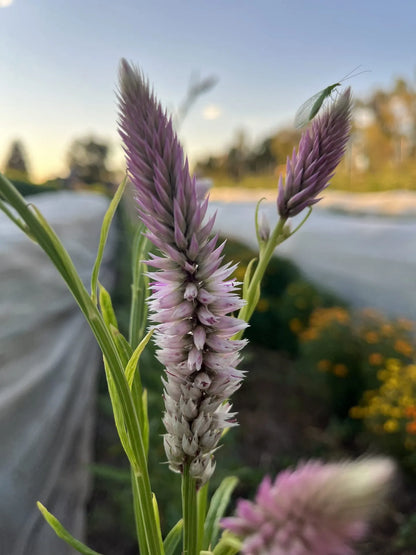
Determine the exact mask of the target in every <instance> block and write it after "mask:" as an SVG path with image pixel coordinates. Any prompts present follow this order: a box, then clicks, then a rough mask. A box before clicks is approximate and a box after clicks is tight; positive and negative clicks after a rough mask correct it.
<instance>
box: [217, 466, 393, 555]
mask: <svg viewBox="0 0 416 555" xmlns="http://www.w3.org/2000/svg"><path fill="white" fill-rule="evenodd" d="M394 471H395V468H394V465H393V463H392V462H391V461H390V460H389V459H385V458H378V459H377V458H376V459H367V460H365V459H363V460H361V461H358V462H345V463H332V464H323V463H321V462H318V461H315V462H308V463H306V464H302V465H299V466H298V467H297V469H296V470H293V471H291V470H285V471H283V472H281V473H280V474H278V476H277V477H276V479H275V481H274V483H272V482H271V480H270V479H269V478H268V477H266V478H264V480H263V481H262V483H261V484H260V486H259V489H258V491H257V495H256V500H255V502H254V503H252V502H250V501H246V500H240V501H239V502H238V504H237V514H236V516H235V517H230V518H225V519H223V521H222V526H223V527H224V528H227V529H228V530H230V531H231V532H233V533H234V534H235V535H236V536H238V537H239V538H240V539H241V540H242V542H243V547H242V553H243V554H244V555H350V554H351V555H352V554H353V553H354V550H353V548H352V544H353V543H354V542H356V541H358V540H360V539H362V538H363V537H364V535H365V534H366V532H367V530H368V525H369V521H370V519H371V518H372V517H373V516H374V515H375V514H376V513H377V511H378V510H379V509H380V505H381V504H382V502H383V500H384V498H385V496H386V493H387V491H388V489H389V486H390V485H391V481H392V478H393V476H394Z"/></svg>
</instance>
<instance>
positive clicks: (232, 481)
mask: <svg viewBox="0 0 416 555" xmlns="http://www.w3.org/2000/svg"><path fill="white" fill-rule="evenodd" d="M237 483H238V478H236V477H235V476H228V477H227V478H224V480H223V481H222V482H221V484H220V485H219V486H218V489H217V491H216V492H215V493H214V495H213V496H212V499H211V503H210V505H209V509H208V514H207V518H206V521H205V532H204V542H203V545H202V548H203V549H210V548H212V547H213V546H214V545H215V543H216V541H217V538H218V535H219V531H220V528H219V526H218V524H219V521H220V519H221V518H222V517H223V516H224V513H225V510H226V508H227V505H228V503H229V502H230V498H231V494H232V493H233V491H234V489H235V487H236V486H237Z"/></svg>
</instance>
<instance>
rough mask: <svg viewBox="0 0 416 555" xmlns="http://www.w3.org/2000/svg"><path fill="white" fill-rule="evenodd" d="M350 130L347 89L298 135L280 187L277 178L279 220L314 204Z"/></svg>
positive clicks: (331, 173) (342, 153)
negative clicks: (296, 144) (297, 141)
mask: <svg viewBox="0 0 416 555" xmlns="http://www.w3.org/2000/svg"><path fill="white" fill-rule="evenodd" d="M350 128H351V92H350V89H347V90H346V91H345V92H344V93H343V94H341V96H340V97H339V98H338V100H336V101H335V102H334V103H333V104H332V105H331V106H330V107H329V108H328V109H327V110H326V111H325V112H324V113H323V114H322V115H320V116H318V117H317V118H315V119H314V120H313V123H312V127H311V128H310V129H307V130H306V131H304V133H303V134H302V137H301V139H300V142H299V148H298V152H296V149H294V150H293V154H292V158H289V157H288V159H287V164H286V178H285V185H284V186H283V179H282V176H280V178H279V185H278V188H279V193H278V197H277V208H278V212H279V215H280V216H281V217H282V218H290V217H292V216H296V214H299V212H301V211H302V210H303V209H304V208H306V207H308V206H312V205H313V204H316V203H317V202H318V201H319V200H320V199H319V198H317V195H319V194H320V193H321V192H322V191H323V190H324V189H325V188H326V187H327V186H328V185H329V180H330V179H331V178H332V176H333V175H334V171H335V168H336V167H337V166H338V164H339V162H340V161H341V158H342V157H343V155H344V152H345V149H346V145H347V142H348V139H349V134H350Z"/></svg>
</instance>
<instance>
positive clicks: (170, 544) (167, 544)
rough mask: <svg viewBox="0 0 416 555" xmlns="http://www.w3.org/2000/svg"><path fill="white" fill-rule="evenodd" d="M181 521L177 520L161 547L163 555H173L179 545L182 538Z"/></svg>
mask: <svg viewBox="0 0 416 555" xmlns="http://www.w3.org/2000/svg"><path fill="white" fill-rule="evenodd" d="M182 529H183V520H182V519H181V520H179V521H178V522H177V523H176V524H175V526H174V527H173V528H172V530H171V531H170V532H169V534H168V535H167V536H166V538H165V540H164V542H163V547H164V548H165V555H175V550H176V548H177V547H178V545H179V542H180V540H181V538H182Z"/></svg>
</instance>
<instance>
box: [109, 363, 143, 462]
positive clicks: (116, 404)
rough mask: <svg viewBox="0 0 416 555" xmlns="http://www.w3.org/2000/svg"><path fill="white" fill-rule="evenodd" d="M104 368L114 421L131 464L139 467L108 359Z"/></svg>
mask: <svg viewBox="0 0 416 555" xmlns="http://www.w3.org/2000/svg"><path fill="white" fill-rule="evenodd" d="M104 368H105V375H106V377H107V384H108V392H109V394H110V399H111V405H112V407H113V414H114V422H115V424H116V428H117V431H118V435H119V438H120V441H121V444H122V445H123V448H124V451H125V452H126V455H127V456H128V458H129V461H130V462H131V464H132V465H134V466H135V467H136V468H139V465H138V464H137V461H136V459H135V456H134V453H133V450H132V448H131V445H130V440H129V437H128V434H127V431H126V424H125V421H124V416H123V411H122V409H121V406H120V397H119V395H118V393H117V389H116V386H115V384H114V380H113V377H112V375H111V371H110V368H109V366H108V363H107V361H106V359H104Z"/></svg>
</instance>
